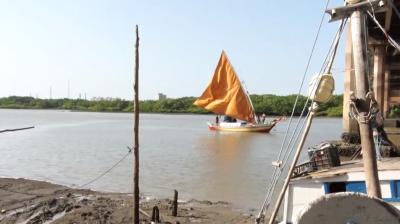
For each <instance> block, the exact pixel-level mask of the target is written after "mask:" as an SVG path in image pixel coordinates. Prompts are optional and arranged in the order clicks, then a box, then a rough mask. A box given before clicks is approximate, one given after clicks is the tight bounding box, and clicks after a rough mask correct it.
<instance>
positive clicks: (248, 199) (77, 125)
mask: <svg viewBox="0 0 400 224" xmlns="http://www.w3.org/2000/svg"><path fill="white" fill-rule="evenodd" d="M209 120H214V116H211V115H165V114H141V117H140V162H141V163H140V175H141V176H140V180H141V182H140V187H141V193H142V194H143V195H145V196H153V197H172V196H173V190H174V189H177V190H178V191H179V197H180V198H181V199H191V198H196V199H201V200H212V201H219V200H221V201H228V202H232V203H234V204H235V205H236V206H237V207H240V208H258V207H259V206H260V204H261V203H262V200H263V198H264V194H265V188H266V186H267V184H268V179H269V178H270V176H271V173H272V168H271V165H270V164H271V162H272V161H273V160H274V159H275V158H276V156H277V154H278V152H279V149H280V147H281V144H282V140H283V137H284V135H285V131H286V128H287V124H288V120H286V121H284V122H281V123H279V124H278V125H277V126H276V127H275V128H274V129H273V130H272V131H271V133H270V134H262V133H227V132H211V131H208V129H207V126H206V122H207V121H209ZM26 126H35V128H34V129H30V130H25V131H18V132H7V133H2V134H0V152H1V156H0V176H2V177H24V178H29V179H36V180H46V181H50V182H53V183H59V184H63V185H67V186H73V187H78V186H81V185H83V184H85V183H87V182H88V181H90V180H92V179H93V178H95V177H97V176H98V175H100V174H102V173H103V172H104V171H106V170H108V169H109V168H110V167H111V166H112V165H114V164H115V163H116V162H118V160H120V159H121V158H122V157H123V156H124V155H125V154H126V153H127V152H128V149H127V146H131V145H132V141H133V140H132V139H133V137H132V136H133V134H132V130H133V116H132V114H128V113H88V112H69V111H53V110H0V129H6V128H19V127H26ZM341 128H342V122H341V119H336V118H334V119H332V118H316V119H314V123H313V126H312V128H311V130H310V135H309V138H308V140H307V142H306V144H305V148H307V147H309V146H313V145H315V144H318V143H320V142H321V141H323V140H329V139H339V137H340V133H341ZM303 157H304V156H303ZM132 160H133V156H132V155H130V156H128V157H127V158H126V159H125V160H123V161H122V162H121V163H120V164H119V165H118V166H116V167H115V168H114V169H112V170H111V171H110V172H109V173H107V174H106V175H105V176H103V177H102V178H100V179H99V180H97V181H95V182H93V183H92V184H90V185H88V186H87V188H91V189H94V190H101V191H112V192H132V182H133V181H132Z"/></svg>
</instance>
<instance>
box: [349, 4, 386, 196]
mask: <svg viewBox="0 0 400 224" xmlns="http://www.w3.org/2000/svg"><path fill="white" fill-rule="evenodd" d="M363 20H364V15H363V14H362V13H361V11H359V10H357V11H354V12H353V13H352V14H351V34H352V40H353V59H354V69H355V71H354V72H355V81H356V98H357V100H358V101H359V103H357V104H358V105H357V109H358V110H359V112H360V114H359V115H360V117H364V116H366V115H367V114H368V111H369V102H368V101H367V98H366V94H367V90H368V83H367V74H366V69H365V60H368V59H367V58H365V55H364V53H366V52H364V49H365V47H364V46H365V45H363V37H364V33H363V31H365V30H363V29H362V27H361V24H362V21H363ZM364 44H367V43H364ZM358 125H359V128H360V137H361V148H362V154H363V162H364V173H365V183H366V185H367V193H368V195H369V196H375V197H378V198H381V197H382V196H381V189H380V185H379V177H378V171H377V163H376V153H375V149H374V144H373V142H372V131H371V127H370V125H369V121H368V120H367V119H365V120H359V121H358Z"/></svg>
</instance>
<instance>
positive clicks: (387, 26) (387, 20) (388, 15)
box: [385, 5, 393, 31]
mask: <svg viewBox="0 0 400 224" xmlns="http://www.w3.org/2000/svg"><path fill="white" fill-rule="evenodd" d="M392 14H393V8H392V6H391V5H388V6H387V11H386V14H385V30H386V31H389V30H390V25H391V23H392Z"/></svg>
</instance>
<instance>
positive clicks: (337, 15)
mask: <svg viewBox="0 0 400 224" xmlns="http://www.w3.org/2000/svg"><path fill="white" fill-rule="evenodd" d="M383 2H384V1H382V0H369V1H362V2H359V3H355V4H351V5H346V6H341V7H337V8H333V9H328V10H326V11H325V12H326V13H328V14H329V15H331V20H330V21H329V22H333V21H337V20H341V19H344V18H348V17H350V15H351V14H352V13H353V12H354V11H363V10H365V9H369V8H371V7H373V8H374V10H375V12H381V11H384V10H385V9H386V7H383V6H384V5H385V4H382V3H383Z"/></svg>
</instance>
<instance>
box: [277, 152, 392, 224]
mask: <svg viewBox="0 0 400 224" xmlns="http://www.w3.org/2000/svg"><path fill="white" fill-rule="evenodd" d="M378 175H379V179H380V186H381V190H382V198H383V200H384V201H386V202H388V203H389V204H391V205H393V206H394V207H395V208H397V209H398V210H400V157H397V158H383V159H382V160H381V161H378ZM337 192H359V193H364V194H366V186H365V177H364V168H363V162H362V160H353V161H348V162H342V164H341V165H340V166H337V167H332V168H328V169H324V170H319V171H315V172H309V173H306V174H303V175H302V176H300V177H295V178H293V179H292V180H291V181H290V184H289V188H288V190H287V191H286V195H285V201H284V210H283V219H282V222H281V223H282V224H283V223H285V224H288V223H292V224H295V223H297V220H298V216H299V215H300V214H301V212H302V210H303V209H305V208H306V207H307V205H308V204H310V203H311V202H313V201H314V200H316V199H318V198H320V197H321V196H323V195H327V194H332V193H337Z"/></svg>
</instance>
